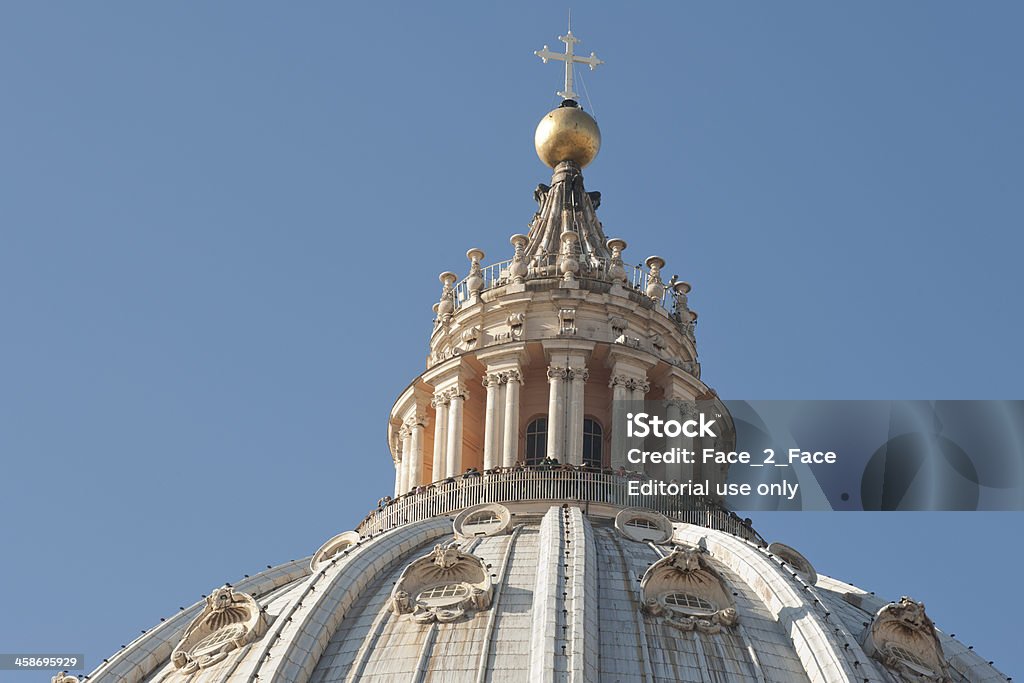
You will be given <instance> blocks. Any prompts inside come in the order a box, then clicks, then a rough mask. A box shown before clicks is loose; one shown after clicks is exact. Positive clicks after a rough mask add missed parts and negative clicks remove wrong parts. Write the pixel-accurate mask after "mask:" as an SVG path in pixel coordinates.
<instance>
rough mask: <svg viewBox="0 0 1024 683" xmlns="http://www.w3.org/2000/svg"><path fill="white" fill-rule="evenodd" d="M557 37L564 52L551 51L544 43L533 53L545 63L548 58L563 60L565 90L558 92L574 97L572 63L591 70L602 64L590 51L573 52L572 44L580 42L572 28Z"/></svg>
mask: <svg viewBox="0 0 1024 683" xmlns="http://www.w3.org/2000/svg"><path fill="white" fill-rule="evenodd" d="M558 39H559V40H560V41H562V42H563V43H565V54H561V53H559V52H552V51H551V50H549V49H548V46H547V45H545V46H544V49H543V50H537V51H536V52H534V53H533V54H535V55H537V56H538V57H540V58H541V59H542V60H544V63H545V64H547V63H548V60H549V59H557V60H558V61H560V62H565V90H559V91H558V94H559V95H560V96H561V97H562V99H565V100H574V99H576V93H575V92H573V89H572V67H573V64H586V65H587V66H589V67H590V70H591V71H593V70H594V69H596V68H597V67H598V66H599V65H601V64H604V62H602V61H601V60H600V59H598V58H597V55H595V54H594V53H593V52H591V53H590V56H589V57H580V56H578V55H575V54H573V46H574V45H575V44H576V43H578V42H580V39H579V38H577V37H576V36H574V35H573V34H572V28H570V29H569V30H568V31H566V34H565V35H564V36H558Z"/></svg>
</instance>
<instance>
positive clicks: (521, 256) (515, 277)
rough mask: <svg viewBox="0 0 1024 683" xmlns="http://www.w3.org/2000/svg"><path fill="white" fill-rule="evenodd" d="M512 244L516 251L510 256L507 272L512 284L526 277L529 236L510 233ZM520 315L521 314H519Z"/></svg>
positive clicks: (519, 282) (520, 282)
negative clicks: (510, 260) (510, 261)
mask: <svg viewBox="0 0 1024 683" xmlns="http://www.w3.org/2000/svg"><path fill="white" fill-rule="evenodd" d="M509 241H510V242H512V246H513V247H515V249H516V253H515V255H514V256H513V257H512V263H510V264H509V267H508V274H509V277H511V278H512V284H516V285H519V284H522V283H523V281H524V280H525V279H526V273H527V272H528V270H529V267H528V265H527V263H526V244H527V242H528V241H529V238H528V237H527V236H526V235H519V234H516V235H512V239H511V240H509ZM520 315H522V314H520Z"/></svg>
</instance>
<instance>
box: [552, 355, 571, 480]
mask: <svg viewBox="0 0 1024 683" xmlns="http://www.w3.org/2000/svg"><path fill="white" fill-rule="evenodd" d="M567 377H568V369H567V368H564V367H559V366H557V365H549V366H548V386H549V388H548V447H547V451H548V453H547V455H548V457H549V458H555V459H557V460H558V461H559V462H564V460H563V457H564V448H565V407H566V406H565V388H566V379H567Z"/></svg>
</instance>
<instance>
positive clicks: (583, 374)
mask: <svg viewBox="0 0 1024 683" xmlns="http://www.w3.org/2000/svg"><path fill="white" fill-rule="evenodd" d="M566 372H567V375H568V376H567V379H572V380H576V379H578V380H580V381H581V382H586V381H587V380H588V379H590V370H588V369H587V368H585V367H581V368H573V367H569V368H566Z"/></svg>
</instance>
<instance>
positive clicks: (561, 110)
mask: <svg viewBox="0 0 1024 683" xmlns="http://www.w3.org/2000/svg"><path fill="white" fill-rule="evenodd" d="M533 142H534V146H535V147H536V148H537V156H539V157H540V160H541V161H543V162H544V163H545V164H547V165H548V166H550V167H551V168H554V167H555V166H557V165H558V164H559V163H560V162H563V161H572V162H575V163H576V164H577V165H579V167H580V168H583V167H584V166H586V165H587V164H589V163H590V162H591V161H593V160H594V157H596V156H597V153H598V151H600V149H601V130H600V129H599V128H598V127H597V121H595V120H594V118H593V117H592V116H591V115H590V114H588V113H587V112H585V111H583V109H581V108H580V106H579V105H578V104H576V102H575V101H573V100H565V101H564V102H562V104H561V106H559V107H558V108H556V109H552V110H551V111H550V112H548V113H547V115H546V116H545V117H544V118H543V119H541V120H540V123H538V124H537V131H536V133H535V134H534V138H533Z"/></svg>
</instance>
